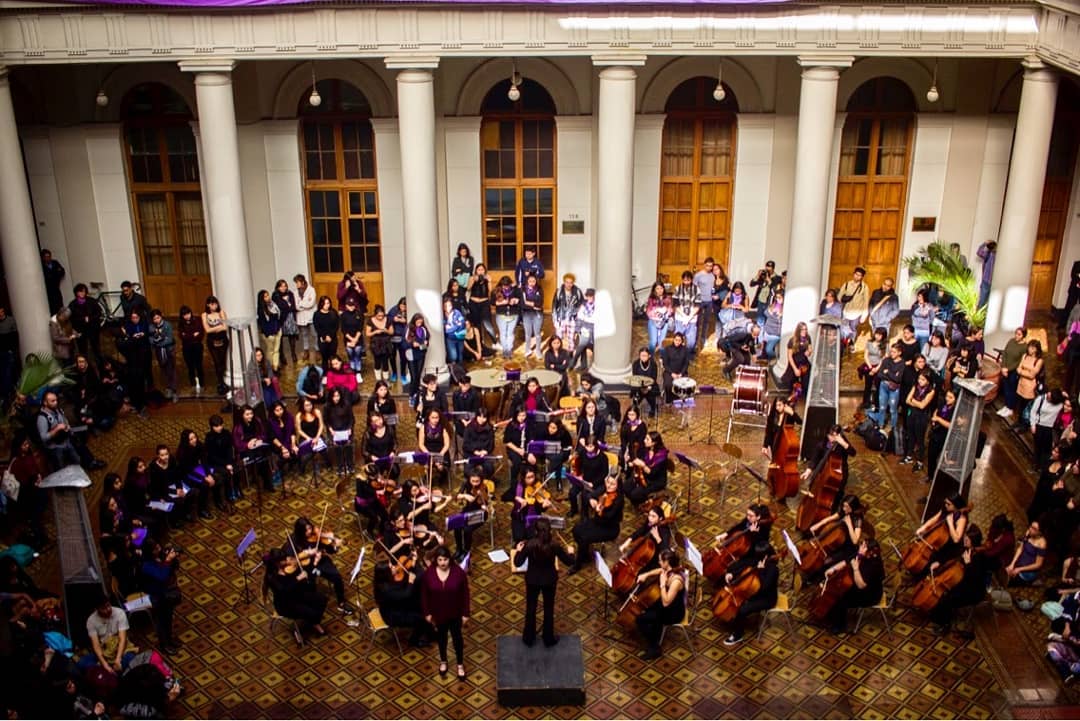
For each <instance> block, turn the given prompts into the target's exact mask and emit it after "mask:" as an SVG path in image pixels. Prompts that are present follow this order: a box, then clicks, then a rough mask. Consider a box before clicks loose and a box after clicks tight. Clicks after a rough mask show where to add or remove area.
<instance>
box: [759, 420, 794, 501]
mask: <svg viewBox="0 0 1080 721" xmlns="http://www.w3.org/2000/svg"><path fill="white" fill-rule="evenodd" d="M781 422H782V421H781ZM767 477H768V480H769V491H770V492H771V493H772V495H773V497H774V498H777V499H779V500H783V499H785V498H789V497H791V496H795V495H798V493H799V434H798V433H796V432H795V429H794V428H792V427H791V426H790V425H783V426H782V427H781V428H780V432H779V433H777V434H776V441H775V442H774V443H773V448H772V462H771V463H770V464H769V472H768V474H767Z"/></svg>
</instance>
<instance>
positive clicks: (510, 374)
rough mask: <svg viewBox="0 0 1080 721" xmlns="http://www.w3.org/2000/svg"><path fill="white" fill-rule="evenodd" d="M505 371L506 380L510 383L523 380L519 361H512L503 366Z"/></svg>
mask: <svg viewBox="0 0 1080 721" xmlns="http://www.w3.org/2000/svg"><path fill="white" fill-rule="evenodd" d="M503 371H504V372H505V373H506V380H507V381H509V382H510V383H514V382H517V381H520V380H521V364H520V363H518V362H517V361H510V362H509V363H507V364H505V365H504V366H503Z"/></svg>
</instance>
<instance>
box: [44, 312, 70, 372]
mask: <svg viewBox="0 0 1080 721" xmlns="http://www.w3.org/2000/svg"><path fill="white" fill-rule="evenodd" d="M49 336H50V337H51V338H52V351H53V356H54V357H55V358H56V360H58V361H60V365H67V364H68V363H69V362H70V361H71V359H72V358H73V357H74V356H75V329H74V328H72V327H71V311H70V310H68V309H67V308H65V307H63V306H61V307H60V310H58V311H56V315H54V316H53V317H51V318H49Z"/></svg>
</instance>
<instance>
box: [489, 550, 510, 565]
mask: <svg viewBox="0 0 1080 721" xmlns="http://www.w3.org/2000/svg"><path fill="white" fill-rule="evenodd" d="M488 559H489V560H490V561H491V562H492V563H506V562H507V561H509V560H510V555H509V554H508V553H507V552H506V551H504V550H502V549H501V548H496V549H495V550H494V551H488Z"/></svg>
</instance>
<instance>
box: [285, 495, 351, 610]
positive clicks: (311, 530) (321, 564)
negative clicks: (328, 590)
mask: <svg viewBox="0 0 1080 721" xmlns="http://www.w3.org/2000/svg"><path fill="white" fill-rule="evenodd" d="M340 547H341V544H340V539H336V538H334V537H333V534H332V533H331V534H327V533H326V532H325V531H324V530H323V529H316V528H315V524H313V523H312V522H311V521H310V520H308V519H307V518H304V517H303V516H301V517H299V518H297V519H296V523H294V524H293V532H292V537H291V543H290V544H288V550H290V551H295V553H296V555H298V556H299V557H300V562H301V563H302V564H303V567H304V570H305V571H308V572H309V573H310V574H311V575H312V576H313V577H314V576H322V577H323V578H325V579H326V580H327V581H329V582H330V585H331V586H333V587H334V595H335V596H336V597H337V605H338V608H339V609H341V612H342V614H344V615H346V616H348V615H350V614H352V613H353V611H354V610H355V609H354V608H353V607H352V605H350V604H349V602H348V601H346V600H345V579H344V578H342V577H341V572H340V571H338V569H337V566H336V565H334V560H333V559H332V558H331V555H333V554H335V553H337V551H338V549H339V548H340Z"/></svg>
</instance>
